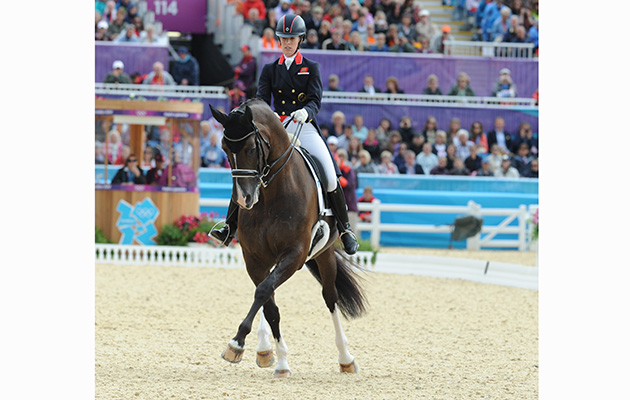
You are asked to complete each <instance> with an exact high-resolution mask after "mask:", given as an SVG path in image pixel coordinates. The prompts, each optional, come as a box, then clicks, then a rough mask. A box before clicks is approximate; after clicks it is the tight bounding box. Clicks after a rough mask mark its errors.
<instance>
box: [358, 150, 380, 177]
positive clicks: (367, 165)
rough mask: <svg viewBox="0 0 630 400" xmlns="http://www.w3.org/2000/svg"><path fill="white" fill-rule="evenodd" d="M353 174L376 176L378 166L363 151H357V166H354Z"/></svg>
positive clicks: (366, 152)
mask: <svg viewBox="0 0 630 400" xmlns="http://www.w3.org/2000/svg"><path fill="white" fill-rule="evenodd" d="M355 172H356V173H357V174H359V173H366V174H378V173H379V169H378V166H377V165H376V164H375V163H374V162H373V161H372V156H371V155H370V153H369V152H368V151H367V150H365V149H363V150H361V151H359V164H358V165H357V166H356V168H355Z"/></svg>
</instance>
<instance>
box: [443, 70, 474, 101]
mask: <svg viewBox="0 0 630 400" xmlns="http://www.w3.org/2000/svg"><path fill="white" fill-rule="evenodd" d="M448 95H449V96H471V97H472V96H474V95H475V92H474V91H473V90H472V88H471V87H470V76H468V74H467V73H465V72H460V73H459V74H458V75H457V84H456V85H454V86H453V87H452V88H451V91H450V92H448Z"/></svg>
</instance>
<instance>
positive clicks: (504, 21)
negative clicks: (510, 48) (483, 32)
mask: <svg viewBox="0 0 630 400" xmlns="http://www.w3.org/2000/svg"><path fill="white" fill-rule="evenodd" d="M510 15H512V10H510V8H509V7H503V8H501V11H499V18H497V19H496V20H495V21H494V22H493V24H492V26H491V27H490V29H489V30H488V34H487V36H488V41H489V42H495V41H497V42H500V41H502V40H503V37H504V36H505V34H506V33H507V32H508V30H509V29H510Z"/></svg>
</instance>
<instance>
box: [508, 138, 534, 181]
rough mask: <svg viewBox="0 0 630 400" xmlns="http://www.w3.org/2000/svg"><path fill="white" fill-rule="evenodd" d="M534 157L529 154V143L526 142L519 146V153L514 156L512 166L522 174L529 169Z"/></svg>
mask: <svg viewBox="0 0 630 400" xmlns="http://www.w3.org/2000/svg"><path fill="white" fill-rule="evenodd" d="M532 160H533V157H532V156H531V155H530V154H529V145H528V144H527V143H525V142H523V143H521V144H520V146H518V151H517V155H515V156H514V157H513V158H512V166H513V167H514V168H516V169H517V170H518V173H519V175H520V176H523V175H524V174H525V172H527V171H528V170H529V164H530V163H531V162H532Z"/></svg>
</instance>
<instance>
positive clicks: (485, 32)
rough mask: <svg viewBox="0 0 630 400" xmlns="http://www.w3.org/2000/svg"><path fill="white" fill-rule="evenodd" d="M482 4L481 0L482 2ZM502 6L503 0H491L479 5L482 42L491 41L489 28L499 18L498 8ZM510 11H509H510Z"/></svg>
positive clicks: (490, 28)
mask: <svg viewBox="0 0 630 400" xmlns="http://www.w3.org/2000/svg"><path fill="white" fill-rule="evenodd" d="M482 4H483V2H482ZM502 7H505V6H503V0H493V1H490V2H489V3H488V4H486V5H485V7H483V8H482V7H481V5H480V6H479V9H480V10H481V15H482V19H481V22H480V25H479V26H480V27H481V31H482V38H483V41H484V42H491V41H492V35H491V30H492V27H493V26H494V23H495V22H496V21H497V20H498V19H500V18H501V16H500V10H501V8H502ZM510 12H511V11H510Z"/></svg>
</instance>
